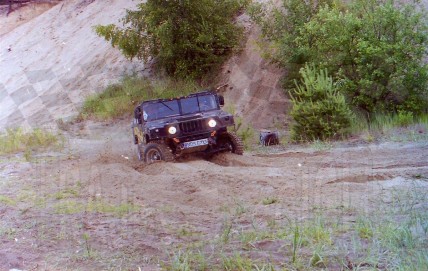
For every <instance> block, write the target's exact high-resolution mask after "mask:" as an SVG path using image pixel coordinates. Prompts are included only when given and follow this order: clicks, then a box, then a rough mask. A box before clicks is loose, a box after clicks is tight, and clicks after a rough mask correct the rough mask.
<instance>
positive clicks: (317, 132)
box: [290, 65, 353, 140]
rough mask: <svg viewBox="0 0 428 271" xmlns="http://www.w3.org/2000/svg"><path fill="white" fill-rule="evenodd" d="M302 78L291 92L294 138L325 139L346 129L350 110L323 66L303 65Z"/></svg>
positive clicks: (348, 123) (341, 133) (350, 113)
mask: <svg viewBox="0 0 428 271" xmlns="http://www.w3.org/2000/svg"><path fill="white" fill-rule="evenodd" d="M300 73H301V75H302V77H303V79H302V80H301V84H298V83H297V81H296V82H295V84H296V89H295V90H293V91H291V92H290V95H291V97H292V102H293V109H292V111H291V116H292V117H293V119H294V121H295V123H294V124H293V126H292V138H293V139H294V140H316V139H328V138H333V137H337V136H341V135H344V134H346V133H347V129H348V128H349V127H350V125H351V119H352V117H353V114H352V112H351V110H350V109H349V107H348V105H347V104H346V102H345V98H344V96H343V95H342V94H340V93H339V92H338V91H337V89H336V88H335V86H334V84H333V80H332V78H331V77H329V76H328V74H327V72H326V71H325V70H321V71H318V70H317V69H316V68H315V67H314V66H308V65H307V66H305V68H303V69H302V70H301V71H300Z"/></svg>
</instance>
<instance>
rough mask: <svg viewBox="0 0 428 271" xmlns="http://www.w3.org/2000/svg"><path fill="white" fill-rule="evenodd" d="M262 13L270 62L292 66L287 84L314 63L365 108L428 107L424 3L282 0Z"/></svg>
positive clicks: (369, 110) (355, 103) (259, 18)
mask: <svg viewBox="0 0 428 271" xmlns="http://www.w3.org/2000/svg"><path fill="white" fill-rule="evenodd" d="M258 14H261V15H257V14H255V13H254V14H253V17H255V19H256V20H257V21H258V22H259V23H260V24H261V26H262V28H263V29H264V31H263V34H264V37H265V38H266V40H267V41H268V42H269V43H270V44H271V47H272V48H273V54H272V59H273V60H274V61H276V62H277V63H279V64H280V65H281V66H283V67H286V68H287V69H288V71H289V78H288V79H289V80H287V81H288V83H286V86H287V87H290V82H292V81H293V79H294V78H295V76H296V75H297V71H298V70H299V69H300V67H301V65H303V64H304V63H308V62H310V63H314V64H316V65H318V66H319V67H320V68H322V69H323V68H326V69H327V70H328V72H329V73H330V74H331V75H332V76H333V78H334V79H335V81H337V82H338V83H339V84H340V89H339V90H340V91H341V92H342V93H343V94H344V95H345V96H346V98H347V99H348V100H349V102H350V103H351V104H352V105H353V106H355V107H357V108H358V109H359V110H362V111H364V112H366V113H373V112H377V111H381V112H396V111H398V110H405V111H408V112H413V113H420V112H423V111H424V110H426V108H427V106H428V98H427V97H428V93H427V89H428V66H427V64H426V62H425V59H426V57H427V50H426V48H427V46H428V31H427V29H428V28H427V23H426V22H427V21H426V18H425V17H424V16H425V13H424V9H423V7H422V6H420V5H419V1H412V2H411V3H410V4H403V3H401V2H399V1H393V0H386V1H384V0H357V1H352V2H351V3H350V4H344V3H339V2H334V3H332V1H318V4H314V3H313V1H297V0H284V1H283V8H282V9H278V8H276V9H275V8H274V9H273V11H270V12H268V11H265V12H264V13H263V12H262V13H258ZM272 17H273V18H274V19H273V20H272V19H271V18H272ZM269 28H271V29H272V30H268V29H269Z"/></svg>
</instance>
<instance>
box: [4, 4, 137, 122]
mask: <svg viewBox="0 0 428 271" xmlns="http://www.w3.org/2000/svg"><path fill="white" fill-rule="evenodd" d="M134 5H135V2H133V1H123V0H107V1H104V0H103V1H102V0H69V1H64V2H61V3H60V4H58V5H56V6H54V7H53V8H51V9H49V10H48V11H46V12H44V13H43V14H41V15H40V16H37V17H35V18H34V19H31V20H29V21H28V22H26V23H24V24H22V25H20V26H19V27H17V28H15V29H14V30H13V31H10V32H8V33H6V34H4V35H2V36H1V39H0V71H1V77H0V128H3V129H4V128H5V127H7V126H24V127H25V126H27V127H28V126H29V127H37V126H41V125H46V124H47V125H52V124H54V123H55V122H54V121H55V120H56V119H59V118H68V117H70V116H72V115H74V114H76V112H77V108H78V107H79V106H80V104H81V102H82V100H83V97H84V96H86V95H88V94H90V93H94V92H95V91H98V90H100V89H101V88H102V87H103V86H105V85H107V84H108V83H109V82H112V81H115V80H118V79H119V78H120V77H121V76H122V75H123V74H124V73H126V72H130V71H131V70H133V69H140V70H141V69H142V64H141V63H139V62H135V63H132V62H130V61H127V60H125V59H124V57H123V56H121V54H120V52H119V51H118V50H116V49H114V48H112V47H111V46H110V44H109V43H107V42H105V40H104V39H102V38H100V37H98V36H97V35H96V34H95V33H94V31H93V29H92V27H93V26H94V25H97V24H107V23H117V21H118V19H119V18H120V17H121V16H123V14H124V11H125V9H126V8H132V7H134Z"/></svg>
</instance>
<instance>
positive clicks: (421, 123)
mask: <svg viewBox="0 0 428 271" xmlns="http://www.w3.org/2000/svg"><path fill="white" fill-rule="evenodd" d="M351 131H352V134H361V135H362V136H363V138H364V139H365V140H366V141H368V142H372V141H374V140H375V139H376V138H378V137H385V138H387V139H390V140H394V141H409V140H410V141H419V140H426V139H428V114H422V115H419V116H414V115H413V114H412V113H411V112H404V111H400V112H398V113H396V114H389V115H388V114H374V115H373V116H371V117H370V118H369V120H367V118H366V117H364V116H361V115H360V116H358V117H356V118H355V119H354V120H353V122H352V126H351Z"/></svg>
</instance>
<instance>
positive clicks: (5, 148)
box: [0, 128, 63, 158]
mask: <svg viewBox="0 0 428 271" xmlns="http://www.w3.org/2000/svg"><path fill="white" fill-rule="evenodd" d="M62 145H63V139H62V137H61V136H60V135H56V134H53V133H51V132H48V131H45V130H42V129H34V130H33V131H32V132H24V131H23V130H22V129H20V128H18V129H8V130H7V131H6V133H5V134H2V135H0V155H1V154H10V153H17V152H21V151H25V156H26V158H27V157H30V156H31V150H34V151H37V150H42V149H49V148H59V147H62Z"/></svg>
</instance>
